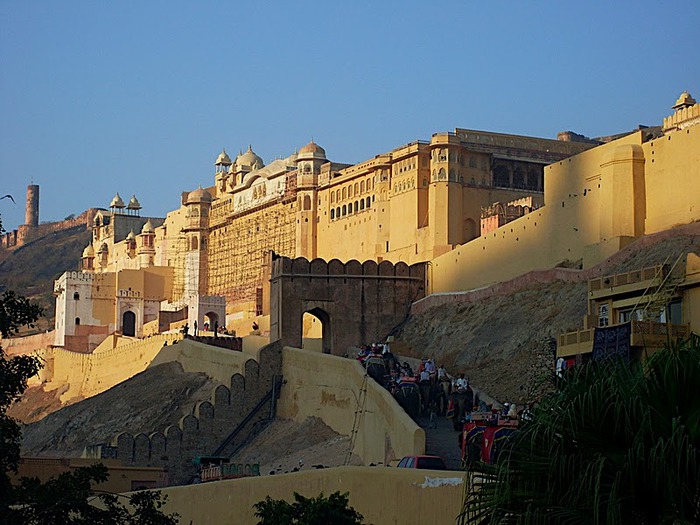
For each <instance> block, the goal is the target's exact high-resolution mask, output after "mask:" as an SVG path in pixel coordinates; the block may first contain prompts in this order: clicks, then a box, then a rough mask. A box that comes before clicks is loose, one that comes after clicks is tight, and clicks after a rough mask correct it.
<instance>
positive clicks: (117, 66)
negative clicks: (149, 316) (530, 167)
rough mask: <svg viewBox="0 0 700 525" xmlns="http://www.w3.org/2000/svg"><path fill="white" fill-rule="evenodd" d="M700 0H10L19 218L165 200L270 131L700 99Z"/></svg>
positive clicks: (330, 134) (330, 149)
mask: <svg viewBox="0 0 700 525" xmlns="http://www.w3.org/2000/svg"><path fill="white" fill-rule="evenodd" d="M699 28H700V2H698V1H697V0H688V1H684V2H680V1H664V2H659V1H650V0H637V1H605V2H603V1H590V0H588V1H586V2H562V1H556V2H554V1H551V2H545V1H515V0H514V1H511V2H504V1H495V0H489V1H483V0H481V1H472V0H462V1H438V2H412V1H404V2H390V1H381V0H375V1H374V2H365V1H355V2H333V1H329V0H326V1H318V2H294V1H286V2H285V1H279V2H266V1H262V0H259V1H255V2H252V1H250V2H235V1H230V2H217V1H202V2H193V1H191V0H190V1H180V0H168V1H148V0H140V1H135V0H124V1H120V2H99V1H95V0H91V1H74V0H66V1H63V2H55V1H51V2H49V1H30V0H27V1H15V0H0V194H5V193H11V194H13V195H14V197H15V199H16V200H17V205H12V203H11V202H9V200H8V199H5V200H2V201H0V214H2V218H3V223H4V225H5V227H6V228H7V229H11V228H15V227H16V226H17V225H18V224H21V223H23V222H24V194H25V190H26V186H27V184H29V183H30V182H31V181H32V180H33V181H34V183H36V184H39V185H40V186H41V211H40V220H42V221H51V220H60V219H63V218H64V217H65V216H67V215H69V214H71V213H76V214H77V213H80V212H82V211H84V210H85V209H87V208H88V207H91V206H107V205H108V204H109V201H110V199H111V197H112V196H113V195H114V193H115V192H117V191H119V192H120V194H121V195H122V197H124V198H125V199H127V198H129V197H130V196H131V195H132V194H133V193H135V194H136V195H137V197H138V198H139V200H140V201H141V204H142V205H143V207H144V209H143V213H144V214H145V215H151V216H164V214H165V212H166V211H168V210H171V209H174V208H176V207H177V205H178V202H179V195H180V192H181V191H184V190H191V189H192V188H195V187H197V186H198V185H200V184H201V185H203V186H207V185H211V184H213V171H214V167H213V162H214V160H215V158H216V156H217V154H218V153H219V151H221V148H222V147H226V148H227V151H229V153H231V154H232V155H233V154H235V153H237V152H238V150H239V149H245V148H246V147H247V145H248V144H249V143H250V144H252V145H253V149H254V150H255V151H256V153H258V154H259V155H260V156H262V157H263V159H264V160H265V162H269V161H270V160H272V159H274V158H276V157H278V156H286V155H289V154H290V153H292V152H293V151H294V149H295V148H298V147H300V146H302V145H304V144H306V143H307V142H308V141H309V139H310V138H311V137H312V136H313V138H314V139H315V141H316V142H318V143H319V144H321V145H322V146H323V147H324V148H325V149H326V152H327V154H328V157H329V158H330V159H332V160H335V161H338V162H359V161H362V160H365V159H368V158H370V157H372V156H374V155H376V154H378V153H381V152H385V151H389V150H391V149H392V148H394V147H396V146H399V145H401V144H403V143H406V142H409V141H411V140H415V139H428V138H429V137H430V135H431V134H432V133H434V132H437V131H450V130H452V129H454V128H455V127H463V128H472V129H483V130H490V131H499V132H506V133H515V134H523V135H534V136H542V137H551V138H554V137H556V133H557V132H558V131H562V130H568V129H570V130H574V131H577V132H579V133H583V134H585V135H589V136H597V135H605V134H612V133H616V132H620V131H623V130H628V129H632V128H634V127H636V126H637V125H638V124H647V125H656V124H660V123H661V120H662V118H663V117H664V116H665V115H667V114H669V113H670V112H671V109H670V106H671V105H673V103H674V102H675V100H676V97H677V96H678V95H679V93H680V92H681V91H682V90H684V89H687V90H689V91H690V92H691V93H692V94H693V95H694V96H695V97H696V98H698V97H700V67H699V66H698V64H700V61H699V59H698V50H700V29H699Z"/></svg>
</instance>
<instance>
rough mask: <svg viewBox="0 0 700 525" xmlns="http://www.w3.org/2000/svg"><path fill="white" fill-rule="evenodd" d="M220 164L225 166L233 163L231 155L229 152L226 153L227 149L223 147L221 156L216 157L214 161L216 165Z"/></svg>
mask: <svg viewBox="0 0 700 525" xmlns="http://www.w3.org/2000/svg"><path fill="white" fill-rule="evenodd" d="M219 164H222V165H224V166H230V165H231V164H232V162H231V157H229V156H228V153H226V149H222V150H221V153H219V156H218V157H216V162H215V163H214V166H218V165H219Z"/></svg>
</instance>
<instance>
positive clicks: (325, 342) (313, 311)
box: [304, 307, 333, 354]
mask: <svg viewBox="0 0 700 525" xmlns="http://www.w3.org/2000/svg"><path fill="white" fill-rule="evenodd" d="M304 314H309V315H311V316H313V317H315V318H316V319H318V320H319V321H320V322H321V351H322V352H323V353H324V354H330V353H331V350H332V348H333V335H332V334H333V325H332V324H331V316H330V315H329V314H328V312H326V311H325V310H324V309H323V308H319V307H314V308H310V309H307V310H306V311H305V312H304Z"/></svg>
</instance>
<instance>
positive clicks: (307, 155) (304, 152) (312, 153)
mask: <svg viewBox="0 0 700 525" xmlns="http://www.w3.org/2000/svg"><path fill="white" fill-rule="evenodd" d="M325 158H326V150H325V149H323V148H322V147H321V146H319V145H318V144H316V143H315V142H314V141H313V140H312V141H311V142H309V143H308V144H307V145H306V146H303V147H302V148H300V149H299V154H298V155H297V159H298V160H304V159H325Z"/></svg>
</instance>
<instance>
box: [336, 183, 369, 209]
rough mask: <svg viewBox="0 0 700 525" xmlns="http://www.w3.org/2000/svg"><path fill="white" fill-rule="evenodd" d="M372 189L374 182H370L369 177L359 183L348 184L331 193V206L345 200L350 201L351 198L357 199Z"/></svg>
mask: <svg viewBox="0 0 700 525" xmlns="http://www.w3.org/2000/svg"><path fill="white" fill-rule="evenodd" d="M373 189H374V182H373V181H372V178H371V177H369V178H367V179H364V180H361V181H360V182H356V183H355V184H348V185H347V186H345V187H343V188H338V189H337V190H335V191H331V204H333V203H334V202H340V201H341V200H345V199H352V198H353V197H357V196H359V195H362V194H363V193H365V192H366V191H372V190H373Z"/></svg>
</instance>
